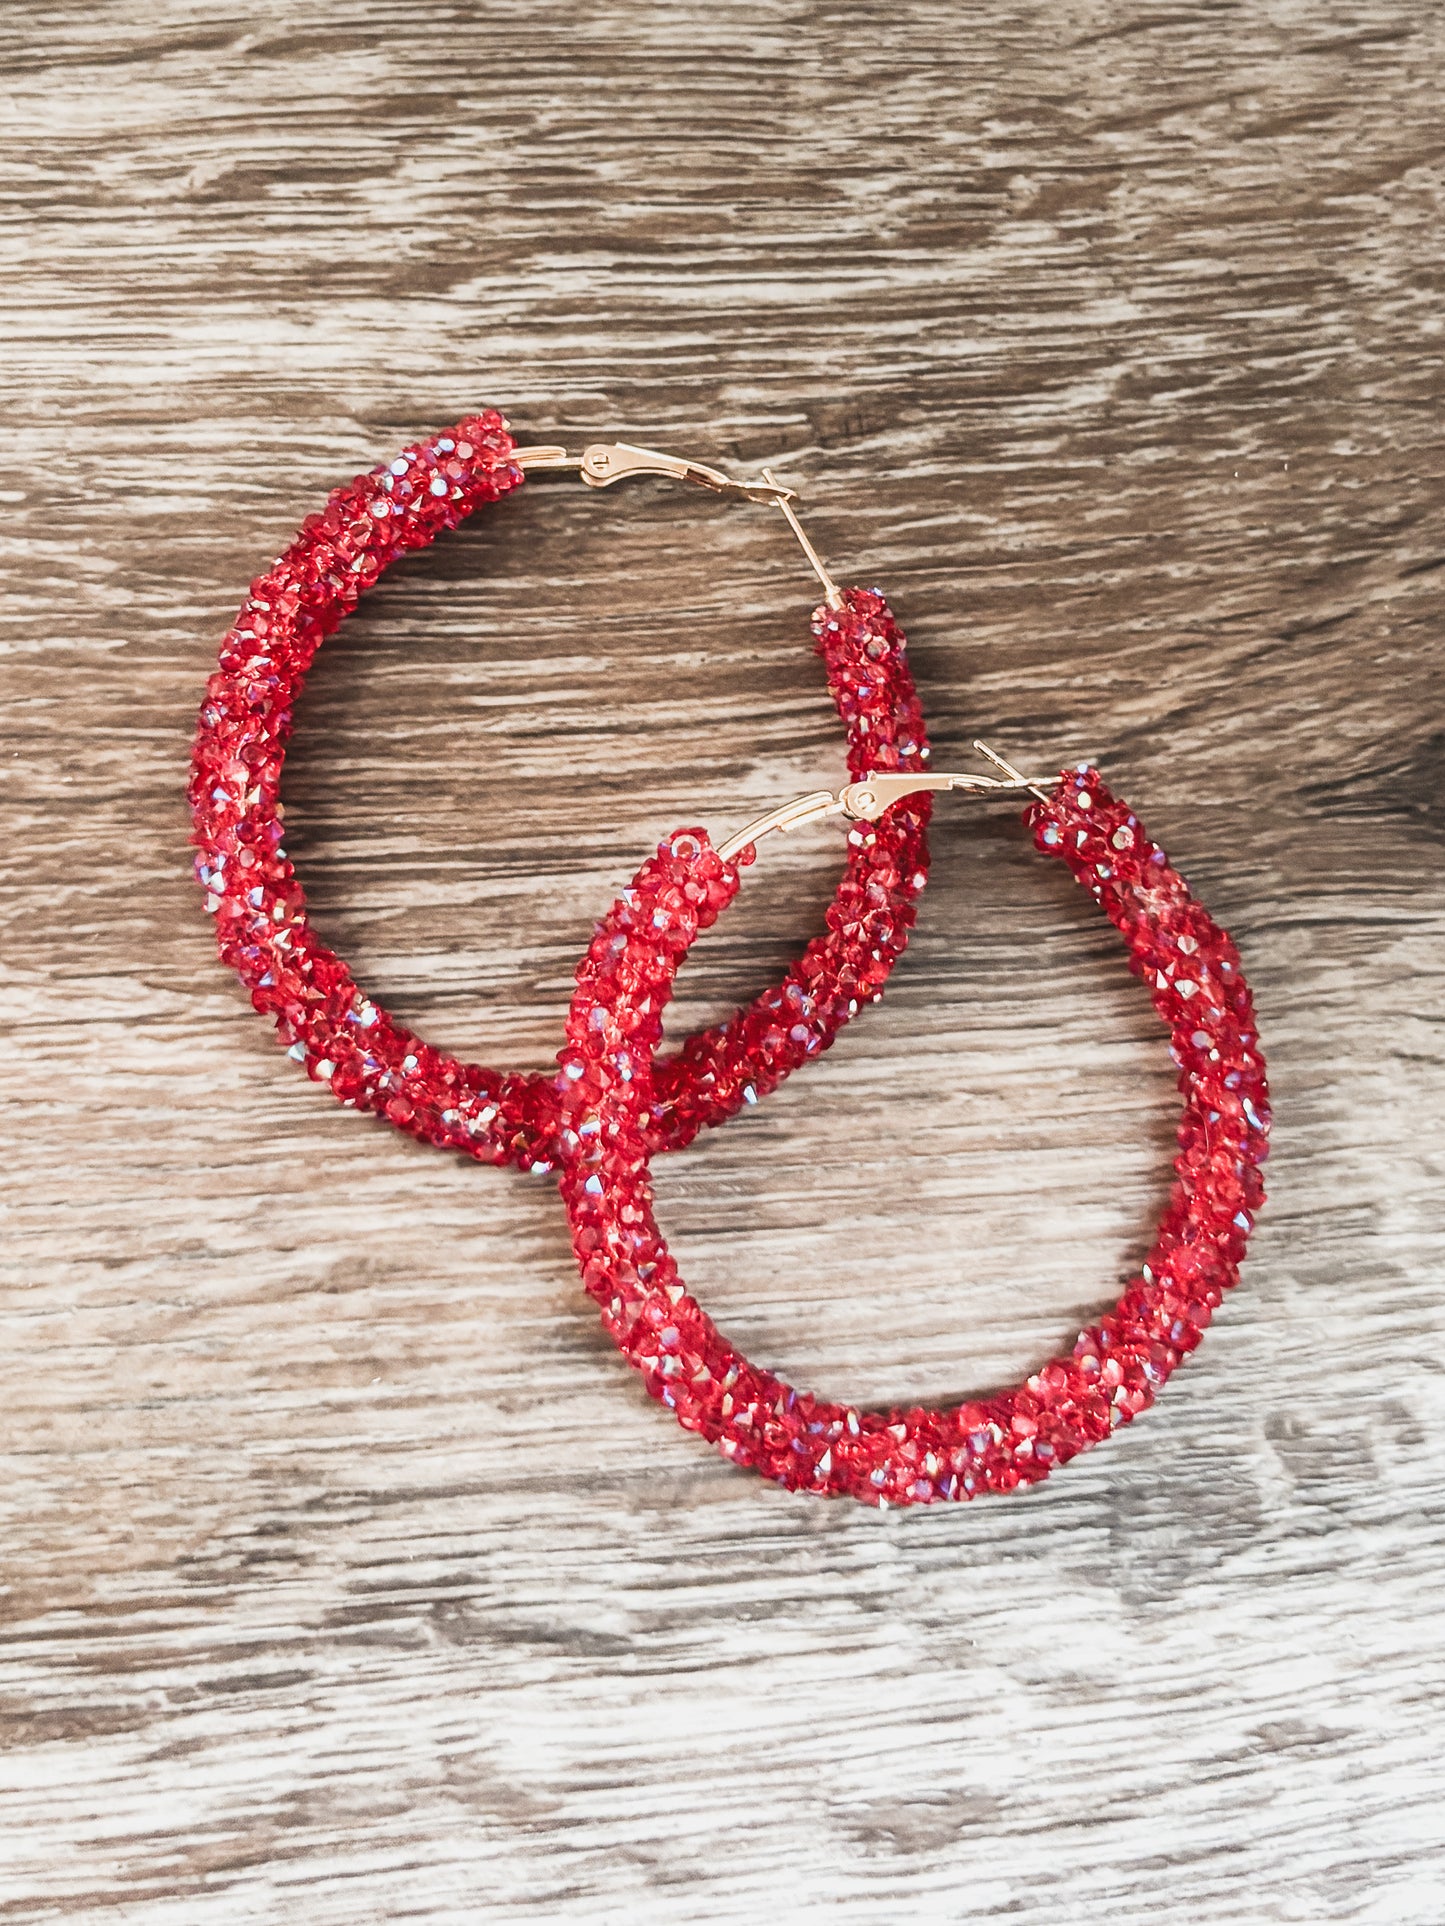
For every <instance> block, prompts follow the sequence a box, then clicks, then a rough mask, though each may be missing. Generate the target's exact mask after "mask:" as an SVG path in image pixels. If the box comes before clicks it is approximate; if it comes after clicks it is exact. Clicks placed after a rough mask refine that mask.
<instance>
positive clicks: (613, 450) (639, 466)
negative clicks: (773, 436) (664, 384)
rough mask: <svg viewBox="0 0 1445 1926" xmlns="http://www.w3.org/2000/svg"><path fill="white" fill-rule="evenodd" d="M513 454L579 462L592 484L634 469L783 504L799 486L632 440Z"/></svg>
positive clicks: (527, 461) (524, 460)
mask: <svg viewBox="0 0 1445 1926" xmlns="http://www.w3.org/2000/svg"><path fill="white" fill-rule="evenodd" d="M512 460H513V461H514V462H516V464H517V466H518V467H519V468H523V469H527V468H576V469H577V470H579V472H580V473H581V476H582V479H583V481H585V482H586V483H587V485H588V486H589V487H590V488H610V487H611V486H612V484H613V483H614V482H620V481H625V480H626V479H627V477H628V476H629V475H670V476H671V477H672V479H673V480H674V481H686V482H694V483H696V484H697V486H698V487H699V488H708V489H711V490H712V492H713V494H715V495H740V496H742V497H743V498H744V499H745V500H746V501H750V502H760V503H761V504H762V505H763V506H764V507H765V508H780V507H781V506H782V504H783V503H784V502H795V501H796V500H797V499H798V493H797V490H796V489H794V488H785V487H784V486H783V485H782V483H781V482H776V481H774V480H773V478H772V477H771V476H770V475H768V476H757V477H754V478H750V479H748V480H746V481H740V480H738V479H737V477H736V476H733V475H725V474H724V473H723V471H722V469H720V468H711V467H709V465H708V464H707V463H706V462H705V461H686V460H684V459H683V457H682V456H681V455H664V454H662V453H660V452H659V450H657V449H656V448H638V447H635V446H634V445H633V443H631V442H630V441H592V442H589V443H588V444H587V446H586V447H585V448H584V449H583V450H582V453H581V454H580V455H573V454H569V453H568V451H567V450H566V449H565V448H563V447H560V446H558V445H556V444H548V445H547V446H545V447H540V448H518V449H515V450H514V451H513V454H512Z"/></svg>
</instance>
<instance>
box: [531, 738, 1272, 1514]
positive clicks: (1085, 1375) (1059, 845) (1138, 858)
mask: <svg viewBox="0 0 1445 1926" xmlns="http://www.w3.org/2000/svg"><path fill="white" fill-rule="evenodd" d="M1025 821H1026V822H1027V823H1028V824H1029V825H1030V826H1031V828H1032V830H1033V834H1034V840H1035V843H1036V845H1037V847H1038V848H1039V849H1040V850H1041V851H1043V852H1044V853H1045V854H1048V855H1053V856H1057V857H1059V858H1061V859H1062V860H1063V861H1064V862H1065V863H1066V864H1067V865H1068V867H1069V869H1070V870H1071V871H1072V872H1073V874H1074V876H1075V878H1076V879H1077V881H1078V882H1080V883H1081V884H1082V885H1083V886H1084V887H1085V888H1086V889H1087V890H1088V891H1089V892H1090V894H1091V895H1092V896H1093V897H1094V898H1095V900H1096V901H1097V902H1098V903H1099V904H1100V905H1101V906H1102V908H1103V909H1104V911H1105V913H1106V914H1107V915H1108V917H1109V919H1110V921H1111V922H1112V923H1113V924H1114V925H1115V927H1116V928H1117V929H1118V930H1119V931H1120V932H1121V934H1122V935H1123V937H1124V940H1125V944H1126V947H1127V950H1128V953H1129V967H1130V968H1131V970H1133V971H1134V972H1135V974H1136V975H1139V976H1140V977H1142V978H1143V980H1144V982H1145V984H1146V986H1147V987H1148V991H1149V995H1150V998H1151V1000H1152V1002H1153V1004H1154V1008H1155V1010H1156V1011H1157V1012H1158V1014H1159V1016H1160V1017H1161V1018H1162V1019H1163V1021H1164V1022H1165V1024H1166V1025H1167V1026H1168V1028H1169V1030H1170V1033H1171V1039H1172V1044H1171V1049H1172V1055H1173V1057H1174V1060H1175V1062H1176V1064H1177V1065H1178V1069H1179V1084H1180V1088H1181V1090H1182V1091H1183V1094H1184V1109H1183V1115H1182V1117H1181V1120H1180V1124H1179V1133H1178V1141H1179V1154H1178V1156H1177V1157H1176V1158H1175V1161H1174V1169H1175V1173H1176V1181H1175V1184H1174V1188H1173V1193H1172V1195H1171V1198H1170V1201H1169V1204H1168V1207H1167V1209H1166V1211H1165V1214H1164V1217H1163V1220H1162V1222H1161V1224H1160V1226H1159V1228H1158V1231H1157V1233H1156V1236H1155V1239H1154V1242H1153V1245H1152V1248H1151V1249H1150V1251H1149V1254H1148V1257H1147V1259H1146V1261H1145V1262H1144V1264H1143V1265H1142V1266H1141V1268H1140V1270H1139V1272H1138V1274H1137V1275H1136V1276H1135V1277H1134V1278H1133V1279H1132V1280H1131V1281H1130V1283H1129V1284H1128V1286H1127V1288H1126V1289H1125V1290H1124V1293H1123V1295H1122V1296H1121V1297H1120V1299H1119V1301H1118V1303H1117V1304H1116V1305H1115V1307H1114V1309H1113V1310H1112V1311H1111V1312H1110V1313H1109V1314H1108V1315H1107V1316H1105V1317H1103V1318H1101V1319H1100V1320H1099V1322H1098V1323H1097V1324H1093V1325H1090V1326H1088V1327H1087V1328H1086V1329H1085V1330H1083V1331H1082V1332H1081V1333H1080V1334H1079V1337H1078V1340H1077V1342H1076V1343H1075V1345H1074V1348H1073V1351H1072V1353H1071V1354H1070V1355H1068V1356H1066V1357H1060V1358H1055V1359H1054V1360H1052V1361H1051V1362H1050V1363H1048V1364H1046V1365H1044V1366H1043V1368H1042V1369H1041V1370H1039V1371H1037V1372H1035V1373H1034V1374H1033V1375H1032V1376H1031V1377H1029V1378H1028V1379H1027V1380H1026V1382H1025V1383H1023V1384H1021V1385H1018V1386H1017V1387H1016V1388H1014V1389H1013V1390H1010V1391H1005V1392H1002V1393H999V1394H997V1395H994V1396H989V1397H982V1398H977V1399H972V1400H970V1401H968V1402H966V1403H964V1404H961V1405H958V1406H954V1407H952V1408H948V1409H941V1410H931V1409H924V1408H920V1407H908V1408H902V1409H898V1410H893V1411H862V1410H859V1409H857V1408H856V1407H854V1406H851V1405H844V1404H838V1403H830V1402H828V1401H826V1400H824V1399H822V1398H817V1397H814V1396H813V1395H811V1394H810V1393H806V1392H800V1391H798V1390H795V1389H794V1388H793V1387H792V1386H791V1385H789V1384H787V1383H785V1382H784V1381H783V1380H782V1379H780V1378H779V1377H777V1376H775V1375H774V1374H773V1373H772V1372H769V1371H767V1370H764V1369H761V1368H760V1367H759V1366H757V1365H754V1364H752V1363H750V1362H749V1360H748V1359H747V1358H745V1357H744V1356H743V1355H742V1354H741V1353H740V1352H739V1351H737V1350H736V1349H735V1348H734V1347H733V1346H732V1345H730V1344H729V1343H728V1341H727V1340H726V1339H725V1338H724V1337H723V1336H722V1334H721V1333H720V1332H719V1331H718V1329H717V1327H716V1326H715V1325H714V1324H713V1323H712V1321H711V1319H710V1318H709V1317H708V1316H707V1314H706V1312H705V1311H704V1310H703V1309H702V1307H701V1305H700V1304H699V1303H698V1302H697V1301H696V1299H695V1298H693V1297H692V1296H691V1295H690V1294H689V1293H688V1291H687V1289H686V1287H685V1286H684V1284H683V1282H682V1280H681V1278H680V1277H679V1275H678V1271H677V1266H676V1263H675V1262H674V1260H673V1258H672V1256H671V1254H670V1252H669V1251H668V1248H667V1245H666V1242H665V1241H664V1239H663V1237H662V1234H661V1232H660V1231H659V1230H658V1227H657V1223H656V1220H655V1217H654V1213H653V1199H652V1187H651V1181H650V1174H649V1166H648V1154H649V1153H648V1142H647V1121H648V1116H649V1110H650V1105H651V1102H652V1097H651V1090H650V1084H651V1075H652V1072H651V1061H652V1053H653V1051H654V1050H655V1049H656V1047H657V1043H658V1039H659V1037H660V1035H661V1025H662V1011H663V1007H664V1005H665V1004H666V1001H667V999H668V996H669V995H670V993H671V989H672V984H673V979H674V976H675V974H676V971H677V969H678V966H679V964H680V963H681V962H682V960H683V958H684V957H685V956H686V954H687V952H688V950H689V948H690V947H691V945H692V943H693V941H694V940H695V938H696V936H697V934H698V932H699V931H700V930H701V929H704V928H706V927H707V926H708V925H709V924H710V923H711V922H713V921H714V920H715V919H716V917H717V916H718V914H719V913H720V912H721V911H722V910H723V909H724V908H725V907H726V905H727V904H728V903H729V902H731V900H732V898H733V896H734V894H735V893H736V891H737V888H738V883H739V876H738V869H737V867H736V866H735V865H734V864H733V863H732V862H727V861H724V860H723V859H722V858H721V857H720V856H719V855H718V853H717V851H716V850H715V849H714V848H713V847H712V845H711V844H710V843H709V841H708V839H707V837H706V835H705V833H704V832H703V831H702V830H688V831H683V832H681V833H680V834H679V835H677V836H674V837H673V838H672V839H671V841H670V842H667V843H664V844H662V845H661V846H660V848H659V850H658V853H657V855H656V857H655V858H653V859H652V860H650V861H649V862H648V863H646V864H644V866H643V868H642V869H641V870H640V871H639V873H638V875H637V878H636V880H635V881H634V883H633V884H632V886H631V888H630V889H629V890H628V891H626V892H625V893H624V895H623V897H622V898H621V899H620V900H619V901H618V902H617V903H616V904H614V906H613V908H612V910H611V911H610V912H609V914H608V915H607V916H606V917H605V918H604V920H603V922H602V923H601V924H600V925H599V927H598V933H597V936H596V937H595V939H594V940H593V943H592V945H591V947H590V948H589V950H588V952H587V955H586V957H585V958H584V959H583V961H582V963H581V964H579V966H578V971H577V977H578V987H577V992H576V995H575V997H574V999H573V1002H572V1007H571V1011H570V1013H569V1016H568V1022H567V1036H568V1042H567V1048H566V1049H565V1050H564V1051H563V1053H562V1055H561V1057H560V1058H559V1062H560V1064H561V1069H562V1078H563V1086H564V1089H565V1092H566V1101H565V1106H564V1109H565V1122H564V1129H563V1136H562V1144H563V1164H562V1171H561V1189H562V1195H563V1198H564V1200H565V1202H566V1205H567V1210H568V1214H569V1217H570V1219H571V1224H572V1235H573V1244H574V1248H575V1251H576V1256H577V1261H578V1264H579V1265H580V1267H581V1272H582V1279H583V1283H584V1286H585V1288H586V1290H587V1292H588V1294H589V1295H590V1296H591V1297H592V1298H593V1299H594V1300H595V1302H596V1303H597V1304H598V1306H599V1308H600V1310H601V1313H602V1322H603V1324H604V1326H605V1327H606V1329H607V1331H608V1332H609V1333H610V1335H611V1336H612V1338H613V1339H614V1341H615V1342H616V1344H617V1346H618V1348H619V1349H620V1350H621V1352H622V1354H623V1356H624V1357H625V1358H626V1359H627V1361H628V1362H629V1363H630V1364H631V1365H632V1366H633V1367H634V1368H635V1369H636V1370H637V1371H638V1372H639V1373H640V1374H641V1376H642V1380H643V1383H644V1384H645V1386H646V1388H647V1390H648V1391H649V1392H650V1393H651V1395H652V1396H653V1397H654V1398H657V1399H658V1400H659V1401H661V1402H662V1403H664V1404H666V1405H668V1406H669V1407H670V1408H671V1410H672V1411H673V1413H674V1414H675V1416H676V1417H677V1419H678V1422H679V1423H680V1424H682V1425H683V1426H684V1427H685V1428H686V1429H688V1430H690V1431H696V1432H698V1433H700V1434H701V1435H702V1436H703V1437H705V1438H706V1439H708V1440H709V1441H710V1442H711V1443H712V1444H714V1445H715V1446H716V1447H717V1448H718V1450H719V1451H721V1452H722V1453H723V1454H724V1455H725V1456H726V1457H728V1458H730V1459H731V1460H732V1461H733V1463H735V1464H738V1465H742V1466H748V1467H751V1468H752V1469H754V1470H756V1471H758V1472H759V1473H760V1474H761V1475H762V1476H763V1477H765V1478H769V1479H772V1480H774V1481H775V1482H777V1483H779V1484H782V1485H785V1486H787V1487H788V1488H789V1489H791V1490H794V1491H807V1492H815V1493H819V1494H821V1495H825V1496H848V1497H852V1498H856V1499H859V1500H861V1501H862V1502H864V1503H865V1504H870V1505H878V1506H883V1505H913V1504H924V1503H932V1502H935V1501H938V1500H948V1499H954V1500H960V1499H967V1498H972V1497H974V1496H976V1495H977V1494H978V1493H980V1492H985V1491H1008V1490H1012V1489H1014V1488H1015V1487H1017V1486H1019V1485H1024V1484H1035V1483H1037V1482H1038V1481H1039V1480H1040V1479H1042V1478H1044V1477H1046V1476H1047V1475H1048V1474H1049V1472H1050V1471H1052V1470H1053V1468H1054V1467H1055V1466H1056V1465H1059V1464H1063V1463H1065V1462H1066V1461H1067V1460H1068V1459H1070V1458H1072V1457H1074V1456H1076V1455H1077V1454H1078V1453H1079V1452H1081V1451H1086V1450H1088V1449H1089V1447H1090V1446H1092V1445H1094V1444H1097V1443H1098V1442H1099V1441H1100V1440H1101V1439H1103V1438H1106V1437H1107V1436H1108V1435H1109V1433H1110V1432H1111V1431H1112V1430H1113V1429H1114V1428H1115V1426H1117V1425H1119V1424H1124V1423H1128V1422H1129V1421H1130V1420H1131V1419H1133V1418H1134V1417H1136V1416H1137V1415H1138V1414H1139V1412H1141V1411H1143V1410H1144V1409H1145V1408H1146V1407H1147V1406H1148V1405H1150V1404H1151V1403H1152V1402H1153V1400H1154V1397H1155V1395H1156V1393H1157V1392H1158V1390H1159V1388H1160V1386H1162V1385H1163V1384H1164V1382H1165V1380H1166V1379H1167V1378H1168V1377H1169V1375H1170V1373H1171V1372H1172V1371H1173V1370H1174V1368H1175V1367H1176V1365H1178V1363H1179V1362H1180V1360H1181V1358H1183V1357H1184V1356H1185V1354H1186V1353H1188V1352H1189V1351H1191V1350H1193V1348H1194V1347H1195V1345H1197V1344H1198V1342H1199V1340H1200V1338H1201V1336H1202V1335H1203V1333H1204V1330H1205V1329H1206V1327H1207V1326H1208V1324H1209V1321H1210V1318H1211V1316H1212V1314H1213V1312H1214V1310H1215V1309H1216V1308H1217V1306H1218V1305H1219V1303H1220V1300H1221V1298H1222V1296H1223V1294H1224V1292H1225V1291H1226V1290H1228V1289H1229V1288H1230V1287H1231V1286H1232V1285H1234V1284H1235V1283H1236V1282H1237V1281H1238V1276H1239V1265H1240V1261H1241V1259H1242V1257H1243V1255H1244V1249H1245V1243H1246V1240H1247V1238H1248V1236H1249V1232H1250V1230H1251V1228H1252V1226H1253V1222H1254V1215H1255V1212H1256V1211H1257V1210H1258V1208H1259V1205H1260V1204H1261V1202H1262V1201H1263V1197H1264V1186H1263V1182H1262V1179H1261V1175H1260V1166H1261V1164H1262V1163H1263V1162H1264V1160H1265V1156H1266V1154H1267V1138H1268V1131H1269V1122H1270V1112H1269V1101H1268V1091H1267V1086H1266V1081H1265V1066H1264V1058H1263V1056H1262V1054H1261V1052H1260V1048H1259V1041H1258V1037H1257V1034H1256V1031H1255V1021H1254V1006H1253V1000H1252V997H1251V994H1250V990H1249V986H1248V984H1247V983H1246V982H1245V979H1244V976H1243V974H1242V973H1241V970H1240V965H1239V956H1238V952H1237V951H1236V949H1235V946H1234V943H1233V942H1232V940H1231V939H1230V937H1229V936H1228V935H1227V934H1226V933H1225V932H1224V931H1223V930H1221V929H1220V928H1218V926H1217V925H1216V924H1215V923H1214V922H1213V921H1212V919H1211V918H1210V916H1209V914H1208V913H1207V911H1206V910H1205V909H1204V908H1203V907H1202V906H1201V905H1200V904H1199V903H1198V902H1196V901H1195V899H1194V898H1193V897H1192V896H1191V894H1190V892H1189V889H1188V886H1187V885H1186V883H1185V882H1184V880H1183V878H1182V877H1181V876H1180V875H1179V874H1178V873H1177V871H1175V870H1174V869H1173V868H1171V866H1170V864H1169V861H1168V859H1167V857H1166V856H1165V853H1164V851H1163V850H1162V849H1161V848H1160V847H1159V845H1158V844H1157V843H1155V842H1153V841H1151V840H1150V838H1149V836H1148V834H1147V832H1146V831H1145V829H1144V827H1143V825H1142V824H1141V823H1140V821H1139V819H1138V817H1137V816H1136V815H1134V814H1133V812H1132V811H1131V810H1130V809H1129V808H1128V806H1127V804H1125V803H1123V802H1122V801H1119V800H1118V799H1117V798H1115V797H1114V796H1112V795H1111V794H1110V793H1109V791H1108V790H1107V789H1106V788H1105V787H1104V785H1103V783H1102V782H1101V781H1100V779H1099V776H1098V774H1097V772H1096V771H1095V770H1093V769H1090V768H1080V769H1077V770H1074V771H1071V772H1068V773H1066V774H1065V775H1064V777H1063V778H1062V779H1061V780H1060V781H1059V783H1058V785H1057V787H1056V788H1055V789H1054V790H1053V792H1052V794H1050V795H1048V796H1047V799H1046V800H1043V801H1040V802H1038V803H1036V804H1034V805H1032V806H1031V807H1030V809H1029V810H1028V811H1027V813H1026V816H1025ZM865 829H866V825H862V824H860V825H858V826H857V827H856V828H855V829H854V830H853V831H852V832H851V834H852V835H854V836H857V835H858V834H859V833H860V831H863V830H865ZM751 854H752V851H751V849H750V848H745V849H743V850H742V851H741V853H740V858H739V860H740V861H743V862H746V861H747V860H749V858H750V857H751Z"/></svg>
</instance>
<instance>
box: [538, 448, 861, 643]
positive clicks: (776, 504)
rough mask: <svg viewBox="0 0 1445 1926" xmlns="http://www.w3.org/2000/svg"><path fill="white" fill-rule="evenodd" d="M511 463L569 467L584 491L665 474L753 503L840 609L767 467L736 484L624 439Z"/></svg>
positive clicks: (699, 464)
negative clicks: (775, 518)
mask: <svg viewBox="0 0 1445 1926" xmlns="http://www.w3.org/2000/svg"><path fill="white" fill-rule="evenodd" d="M512 460H513V461H514V462H515V463H516V464H517V466H518V467H519V468H521V469H523V470H528V469H533V468H575V469H577V471H578V472H579V473H580V475H581V477H582V479H583V481H584V482H586V483H587V485H588V487H589V488H610V487H611V486H612V484H613V483H614V482H619V481H624V480H626V479H627V477H628V476H630V475H666V476H669V477H671V479H672V480H674V481H687V482H694V483H696V484H697V486H698V487H700V488H706V489H710V490H711V491H712V493H713V494H715V495H731V496H735V497H740V498H741V499H742V500H744V501H749V502H758V503H760V504H761V505H762V506H763V507H765V508H776V509H778V510H779V511H780V513H781V514H782V517H783V519H784V521H786V522H787V524H788V526H789V528H790V529H792V531H793V534H794V535H795V536H796V537H797V539H798V543H799V545H800V546H801V548H802V550H803V553H804V554H805V555H806V556H807V558H808V564H809V566H810V567H811V569H812V571H813V573H814V574H815V575H816V576H817V578H818V580H819V581H820V582H821V583H822V585H823V594H824V597H825V599H826V601H827V603H828V606H829V607H830V608H835V609H839V608H842V606H843V591H842V590H841V589H840V588H839V587H838V584H837V583H836V582H835V581H834V580H833V578H832V576H831V575H830V574H829V573H828V571H827V569H826V568H825V567H824V565H823V560H822V557H821V556H820V555H819V554H818V551H817V550H816V549H815V548H814V547H813V544H812V543H811V542H810V541H809V540H808V538H807V536H806V535H805V534H804V533H803V525H802V523H801V522H800V521H799V520H798V517H797V514H796V512H795V511H794V508H793V503H794V502H795V501H796V500H797V499H798V495H797V490H796V489H793V488H787V487H785V486H784V484H783V483H782V482H780V481H779V480H778V479H777V477H776V476H775V475H774V474H773V472H772V470H771V469H769V468H764V469H763V470H762V472H761V474H760V475H758V476H757V477H754V478H749V479H747V480H743V481H740V480H738V479H737V477H735V476H733V475H726V474H724V473H723V471H722V469H720V468H712V467H710V466H709V465H708V463H706V462H703V461H687V460H685V459H684V458H683V457H682V456H681V455H666V454H662V453H660V452H659V451H658V450H657V449H655V448H638V447H636V446H634V444H633V443H632V442H630V441H592V442H589V443H588V444H587V446H586V447H585V448H584V449H583V450H582V453H581V454H580V455H573V454H570V453H569V452H568V450H567V449H566V448H564V447H562V446H561V445H560V443H556V442H548V443H545V444H543V445H539V446H538V447H535V448H517V449H514V450H513V453H512Z"/></svg>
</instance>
